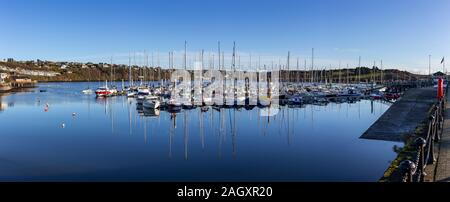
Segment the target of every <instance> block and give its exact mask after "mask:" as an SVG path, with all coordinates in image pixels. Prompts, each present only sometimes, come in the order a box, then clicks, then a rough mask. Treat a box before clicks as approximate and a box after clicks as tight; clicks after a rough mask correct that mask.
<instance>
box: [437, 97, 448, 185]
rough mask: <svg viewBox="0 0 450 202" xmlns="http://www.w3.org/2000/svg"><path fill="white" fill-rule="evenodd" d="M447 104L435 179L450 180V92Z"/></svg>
mask: <svg viewBox="0 0 450 202" xmlns="http://www.w3.org/2000/svg"><path fill="white" fill-rule="evenodd" d="M447 101H448V102H447V106H445V113H444V131H443V133H442V139H441V142H440V146H439V156H438V162H437V167H436V174H435V181H436V182H450V93H448V94H447Z"/></svg>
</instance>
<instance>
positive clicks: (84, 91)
mask: <svg viewBox="0 0 450 202" xmlns="http://www.w3.org/2000/svg"><path fill="white" fill-rule="evenodd" d="M89 74H90V72H89ZM90 83H91V78H90V77H88V87H87V88H86V89H84V90H82V91H81V92H82V93H83V94H86V95H90V94H92V93H93V92H94V91H93V90H92V89H91V87H90V86H89V84H90Z"/></svg>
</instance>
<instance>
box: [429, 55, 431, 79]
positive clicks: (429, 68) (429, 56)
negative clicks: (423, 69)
mask: <svg viewBox="0 0 450 202" xmlns="http://www.w3.org/2000/svg"><path fill="white" fill-rule="evenodd" d="M428 75H429V76H430V77H431V55H428Z"/></svg>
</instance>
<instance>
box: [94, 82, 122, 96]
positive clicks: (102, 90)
mask: <svg viewBox="0 0 450 202" xmlns="http://www.w3.org/2000/svg"><path fill="white" fill-rule="evenodd" d="M116 93H117V90H116V89H114V88H109V87H108V80H106V81H105V86H101V87H98V88H97V90H95V94H96V95H97V96H98V97H106V96H112V95H114V94H116Z"/></svg>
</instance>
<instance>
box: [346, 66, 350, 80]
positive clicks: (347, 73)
mask: <svg viewBox="0 0 450 202" xmlns="http://www.w3.org/2000/svg"><path fill="white" fill-rule="evenodd" d="M346 71H347V84H349V78H348V63H347V69H346Z"/></svg>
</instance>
